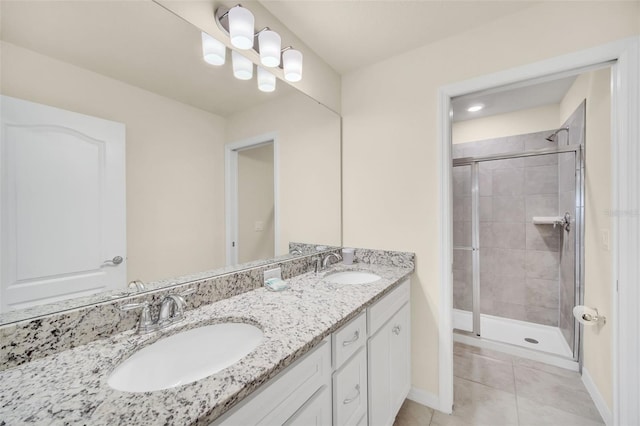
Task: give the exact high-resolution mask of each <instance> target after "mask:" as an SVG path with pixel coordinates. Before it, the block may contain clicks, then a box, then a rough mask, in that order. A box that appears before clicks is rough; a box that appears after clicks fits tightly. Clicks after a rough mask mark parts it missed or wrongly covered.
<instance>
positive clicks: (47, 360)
mask: <svg viewBox="0 0 640 426" xmlns="http://www.w3.org/2000/svg"><path fill="white" fill-rule="evenodd" d="M402 255H406V256H410V258H409V259H410V260H408V261H405V258H403V260H402V261H400V262H399V261H397V259H398V255H397V254H393V253H392V252H379V255H376V256H373V258H374V259H373V260H374V261H373V263H367V260H366V259H361V261H360V262H358V263H355V264H353V265H350V266H346V265H342V264H335V265H332V266H330V267H329V268H327V269H325V270H323V271H320V272H317V273H316V272H313V271H311V272H304V273H300V274H298V275H295V276H292V277H289V278H288V279H287V282H288V283H289V286H290V287H289V288H288V289H286V290H284V291H281V292H272V291H268V290H267V289H265V288H264V287H260V288H256V289H253V290H250V291H246V292H243V293H241V294H236V295H234V296H232V297H228V298H224V299H222V300H218V301H215V302H213V303H209V304H205V305H202V306H200V307H197V308H196V309H191V308H189V307H190V306H193V305H191V304H190V297H193V296H191V295H189V294H186V295H185V296H184V299H185V300H186V305H187V308H189V309H186V310H185V311H184V313H183V314H182V315H183V320H182V321H179V322H176V323H175V324H172V325H169V326H167V327H165V328H163V329H161V330H158V331H153V332H151V333H147V334H139V333H136V331H135V330H133V329H131V330H128V331H125V332H120V333H117V334H114V335H112V336H110V337H108V338H103V339H96V340H94V341H91V342H89V343H86V344H83V345H80V346H77V347H74V348H72V349H67V350H64V351H60V352H57V353H52V354H49V355H47V356H44V357H42V358H39V359H34V360H31V361H30V362H26V363H22V364H20V365H17V366H15V367H11V368H7V369H5V370H4V371H1V372H0V381H1V382H2V384H3V391H2V394H1V395H0V422H1V421H4V422H5V423H6V424H30V423H31V424H52V423H54V424H92V425H99V424H104V425H107V424H108V425H112V424H131V425H134V424H135V425H147V424H148V425H155V424H176V425H182V424H184V425H189V424H214V425H248V424H299V425H309V424H317V425H328V424H333V425H345V424H357V425H366V424H372V425H373V424H375V425H386V424H391V423H393V419H394V417H395V415H396V414H397V411H398V409H399V408H400V405H401V404H402V401H403V400H404V398H405V397H406V396H407V394H408V392H409V387H410V354H409V353H410V326H409V324H410V319H409V315H410V312H409V276H410V275H411V274H412V273H413V268H414V267H413V256H412V255H410V254H408V253H403V254H402ZM376 261H377V262H376ZM307 270H308V269H307ZM285 278H286V277H285ZM184 290H188V289H186V288H182V287H180V288H177V289H175V292H184ZM120 305H122V302H120Z"/></svg>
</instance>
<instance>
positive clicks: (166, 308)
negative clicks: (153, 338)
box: [120, 288, 196, 334]
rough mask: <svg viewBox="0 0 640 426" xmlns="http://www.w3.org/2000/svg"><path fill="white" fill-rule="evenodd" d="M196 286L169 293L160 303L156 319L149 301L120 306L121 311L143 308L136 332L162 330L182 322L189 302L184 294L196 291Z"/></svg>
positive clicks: (143, 332)
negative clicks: (180, 291)
mask: <svg viewBox="0 0 640 426" xmlns="http://www.w3.org/2000/svg"><path fill="white" fill-rule="evenodd" d="M195 291H196V290H195V288H192V289H189V290H186V291H183V292H182V293H179V294H178V293H172V294H168V295H167V296H166V297H165V298H164V299H162V303H161V304H160V312H159V313H158V318H157V319H156V320H155V321H154V319H153V317H152V315H151V308H150V305H149V302H148V301H146V300H145V301H144V302H140V303H129V304H126V305H123V306H120V310H121V311H131V310H133V309H138V308H142V311H140V319H138V325H137V327H136V332H137V333H138V334H146V333H151V332H152V331H157V330H162V329H163V328H165V327H168V326H170V325H171V324H175V323H177V322H180V321H181V320H182V319H183V317H184V309H185V307H186V305H187V302H185V300H184V296H186V295H188V294H191V293H193V292H195Z"/></svg>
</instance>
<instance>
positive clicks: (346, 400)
mask: <svg viewBox="0 0 640 426" xmlns="http://www.w3.org/2000/svg"><path fill="white" fill-rule="evenodd" d="M359 396H360V385H356V394H355V396H354V397H352V398H346V399H344V400H343V401H342V403H343V404H344V405H347V404H351V403H352V402H353V401H355V400H356V399H358V397H359Z"/></svg>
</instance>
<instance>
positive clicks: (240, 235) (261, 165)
mask: <svg viewBox="0 0 640 426" xmlns="http://www.w3.org/2000/svg"><path fill="white" fill-rule="evenodd" d="M225 150H226V191H225V192H226V194H227V197H226V198H227V206H226V211H227V226H226V228H227V229H226V231H227V232H226V233H227V265H236V264H239V263H246V262H251V261H254V260H257V259H266V258H273V257H275V253H276V248H277V246H278V241H277V240H278V220H277V218H278V214H277V212H278V205H277V199H278V197H277V194H278V191H277V189H278V187H277V170H278V169H277V143H276V139H275V136H273V135H266V136H261V137H257V138H252V139H250V140H244V141H239V142H235V143H231V144H228V145H226V148H225Z"/></svg>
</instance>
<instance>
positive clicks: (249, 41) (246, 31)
mask: <svg viewBox="0 0 640 426" xmlns="http://www.w3.org/2000/svg"><path fill="white" fill-rule="evenodd" d="M228 17H229V37H230V38H231V44H232V45H233V46H234V47H237V48H238V49H241V50H247V49H251V48H252V47H253V37H254V32H253V31H254V23H255V20H254V18H253V13H251V11H250V10H249V9H245V8H244V7H242V6H234V7H232V8H231V9H229V15H228Z"/></svg>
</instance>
